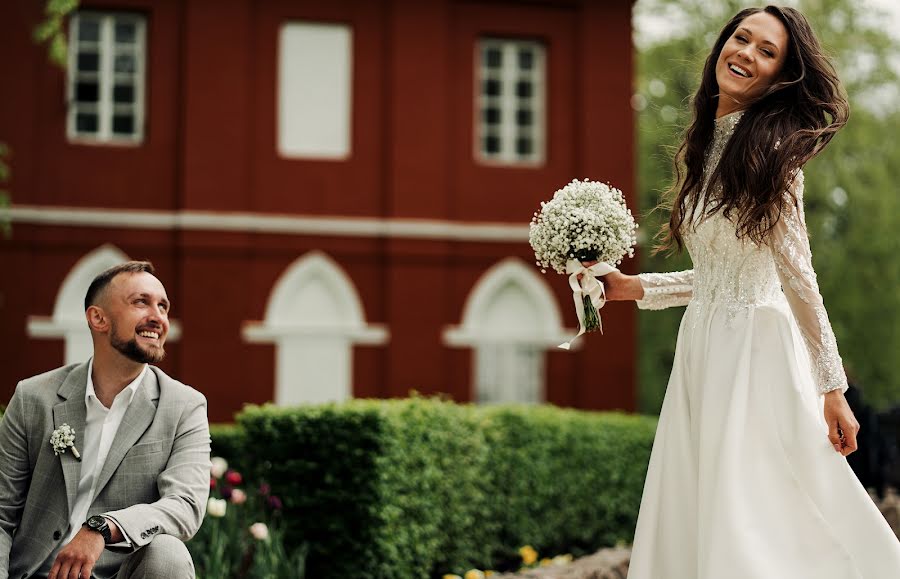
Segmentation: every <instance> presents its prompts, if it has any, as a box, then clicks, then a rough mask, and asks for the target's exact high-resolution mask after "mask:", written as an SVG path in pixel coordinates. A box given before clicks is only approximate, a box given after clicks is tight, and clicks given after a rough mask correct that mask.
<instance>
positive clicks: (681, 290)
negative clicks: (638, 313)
mask: <svg viewBox="0 0 900 579" xmlns="http://www.w3.org/2000/svg"><path fill="white" fill-rule="evenodd" d="M583 263H584V265H586V266H589V265H593V264H594V263H597V262H595V261H590V262H583ZM693 283H694V270H692V269H689V270H686V271H676V272H669V273H641V274H638V275H626V274H624V273H622V272H620V271H614V272H612V273H609V274H607V275H605V276H603V285H604V286H605V289H606V299H608V300H610V301H620V300H623V301H624V300H635V301H636V302H637V305H638V308H640V309H642V310H662V309H665V308H672V307H675V306H683V305H686V304H687V303H688V302H689V301H691V296H692V295H693Z"/></svg>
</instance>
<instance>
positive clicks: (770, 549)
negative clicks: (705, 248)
mask: <svg viewBox="0 0 900 579" xmlns="http://www.w3.org/2000/svg"><path fill="white" fill-rule="evenodd" d="M823 407H824V397H822V396H821V395H819V394H818V393H817V392H816V387H815V384H814V382H813V378H812V372H811V369H810V362H809V355H808V353H807V349H806V346H805V344H804V342H803V338H802V336H801V334H800V330H799V328H798V326H797V324H796V322H795V321H794V318H793V316H792V314H791V310H790V308H789V306H788V304H787V302H786V301H784V302H781V303H778V302H776V303H774V304H772V305H762V306H753V307H744V308H742V309H740V310H738V311H735V310H733V309H731V308H729V306H727V305H726V304H704V305H701V304H698V303H697V302H691V303H690V304H689V305H688V307H687V310H686V311H685V315H684V318H683V319H682V322H681V327H680V328H679V332H678V342H677V346H676V354H675V361H674V365H673V368H672V374H671V377H670V379H669V384H668V388H667V390H666V394H665V399H664V401H663V405H662V410H661V412H660V416H659V424H658V426H657V430H656V437H655V439H654V442H653V450H652V453H651V456H650V463H649V467H648V471H647V478H646V482H645V484H644V491H643V497H642V499H641V509H640V514H639V516H638V521H637V528H636V531H635V539H634V547H633V551H632V559H631V565H630V569H629V573H628V579H898V578H900V541H898V539H897V537H896V536H895V535H894V533H893V531H892V530H891V528H890V526H889V525H888V524H887V522H886V521H885V519H884V517H883V516H882V514H881V512H880V511H879V510H878V508H877V507H876V505H875V504H874V503H873V502H872V499H871V498H870V497H869V495H868V493H867V492H866V490H865V489H864V488H863V486H862V484H861V483H860V482H859V479H858V478H857V477H856V475H855V474H854V473H853V471H852V470H851V469H850V467H849V465H848V464H847V460H846V458H845V457H843V456H841V454H840V453H838V452H836V451H835V450H834V447H833V446H832V445H831V442H830V441H829V440H828V427H827V425H826V423H825V419H824V416H823Z"/></svg>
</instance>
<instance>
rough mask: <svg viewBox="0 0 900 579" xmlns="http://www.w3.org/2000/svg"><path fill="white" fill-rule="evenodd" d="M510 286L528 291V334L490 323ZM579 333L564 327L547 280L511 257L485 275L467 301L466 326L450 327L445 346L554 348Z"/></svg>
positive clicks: (463, 324) (446, 331)
mask: <svg viewBox="0 0 900 579" xmlns="http://www.w3.org/2000/svg"><path fill="white" fill-rule="evenodd" d="M560 280H561V281H562V278H560ZM510 285H512V286H515V287H516V288H518V289H519V290H520V291H522V292H524V294H525V298H526V299H527V301H528V302H529V303H530V304H531V306H532V309H531V311H529V317H530V319H529V326H530V330H529V331H527V332H523V331H521V330H522V329H521V328H518V327H512V326H501V327H496V326H495V325H491V324H490V323H489V322H488V320H490V316H489V315H488V311H489V310H490V308H491V305H492V303H493V301H494V300H495V298H496V296H498V295H500V294H501V293H502V292H503V291H504V290H505V289H506V288H508V287H509V286H510ZM577 331H578V330H567V329H565V328H563V326H562V316H561V315H560V311H559V304H557V302H556V298H555V297H554V296H553V294H552V293H551V291H550V289H549V288H548V287H547V283H546V282H545V281H544V279H543V278H542V277H541V276H539V275H538V274H537V273H536V272H535V271H533V268H532V267H529V266H528V265H526V264H525V262H523V261H522V260H521V259H518V258H513V257H509V258H506V259H504V260H502V261H500V262H499V263H497V264H495V265H494V266H492V267H491V268H490V269H488V270H487V271H486V272H485V273H484V274H483V275H482V276H481V278H480V279H479V280H478V282H477V283H476V284H475V287H474V288H473V289H472V292H471V293H470V294H469V297H468V299H467V300H466V304H465V306H464V308H463V316H462V324H461V325H459V326H450V327H448V328H446V329H445V330H444V334H443V338H444V343H445V344H447V345H448V346H455V347H470V346H477V345H479V344H486V343H496V342H503V343H520V344H531V345H534V346H545V347H552V346H557V345H559V344H561V343H562V342H565V341H566V340H568V339H570V338H571V337H572V336H573V335H575V333H576V332H577ZM574 346H577V342H576V344H573V347H574Z"/></svg>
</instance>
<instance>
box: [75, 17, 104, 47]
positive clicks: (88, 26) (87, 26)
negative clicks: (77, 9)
mask: <svg viewBox="0 0 900 579" xmlns="http://www.w3.org/2000/svg"><path fill="white" fill-rule="evenodd" d="M78 40H81V41H83V42H97V41H98V40H100V22H99V21H98V20H96V19H94V18H91V17H89V16H79V17H78Z"/></svg>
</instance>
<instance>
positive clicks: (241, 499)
mask: <svg viewBox="0 0 900 579" xmlns="http://www.w3.org/2000/svg"><path fill="white" fill-rule="evenodd" d="M231 502H233V503H234V504H236V505H242V504H244V503H246V502H247V493H245V492H244V491H242V490H241V489H234V490H232V491H231Z"/></svg>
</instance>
